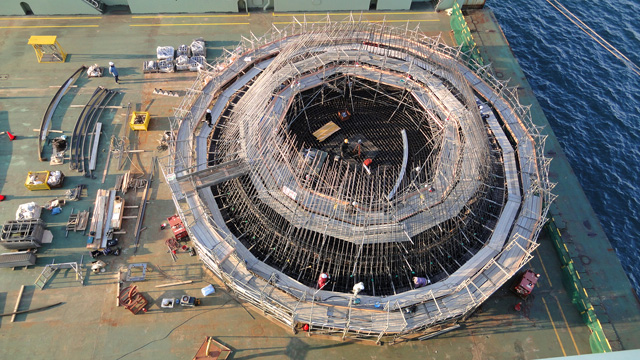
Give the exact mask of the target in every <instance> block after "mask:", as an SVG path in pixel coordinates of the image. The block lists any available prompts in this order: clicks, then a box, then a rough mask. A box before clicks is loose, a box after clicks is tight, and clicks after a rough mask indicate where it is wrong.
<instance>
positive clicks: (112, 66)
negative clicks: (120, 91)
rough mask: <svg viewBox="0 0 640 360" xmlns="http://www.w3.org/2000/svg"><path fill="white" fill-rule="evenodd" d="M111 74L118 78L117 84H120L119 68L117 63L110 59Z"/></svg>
mask: <svg viewBox="0 0 640 360" xmlns="http://www.w3.org/2000/svg"><path fill="white" fill-rule="evenodd" d="M109 74H111V75H113V77H114V78H115V79H116V84H120V81H119V80H118V69H116V65H115V64H114V63H113V61H109Z"/></svg>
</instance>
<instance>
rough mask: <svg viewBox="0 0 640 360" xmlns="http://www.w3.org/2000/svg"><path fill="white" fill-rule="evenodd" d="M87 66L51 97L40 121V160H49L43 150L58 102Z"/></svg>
mask: <svg viewBox="0 0 640 360" xmlns="http://www.w3.org/2000/svg"><path fill="white" fill-rule="evenodd" d="M86 68H87V67H86V66H84V65H82V66H81V67H80V68H79V69H78V70H76V72H74V73H73V75H71V76H70V77H69V79H67V81H65V82H64V84H62V86H60V88H59V89H58V91H57V92H56V95H55V96H54V97H53V99H51V102H50V103H49V106H48V107H47V110H46V111H45V112H44V116H43V117H42V122H41V123H40V133H39V134H38V159H40V161H46V160H47V159H44V158H43V157H42V151H43V150H44V141H45V140H46V138H47V135H48V134H49V126H50V125H51V118H52V117H53V114H54V113H55V111H56V108H57V107H58V104H59V103H60V100H61V99H62V97H63V96H64V94H66V93H67V91H68V90H69V87H71V85H72V84H73V83H74V82H76V80H77V79H78V78H80V76H81V75H82V72H84V70H85V69H86Z"/></svg>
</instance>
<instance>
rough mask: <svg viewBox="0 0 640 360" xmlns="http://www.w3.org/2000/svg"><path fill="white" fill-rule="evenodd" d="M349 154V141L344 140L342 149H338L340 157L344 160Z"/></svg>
mask: <svg viewBox="0 0 640 360" xmlns="http://www.w3.org/2000/svg"><path fill="white" fill-rule="evenodd" d="M348 153H349V139H344V142H343V143H342V147H341V148H340V155H341V156H342V157H343V158H344V157H345V156H347V154H348Z"/></svg>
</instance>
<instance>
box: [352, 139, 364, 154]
mask: <svg viewBox="0 0 640 360" xmlns="http://www.w3.org/2000/svg"><path fill="white" fill-rule="evenodd" d="M353 153H354V154H357V156H358V157H360V156H361V155H362V139H358V143H357V144H356V148H355V149H353Z"/></svg>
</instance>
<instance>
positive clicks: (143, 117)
mask: <svg viewBox="0 0 640 360" xmlns="http://www.w3.org/2000/svg"><path fill="white" fill-rule="evenodd" d="M149 118H150V117H149V113H148V112H144V111H134V112H133V113H132V114H131V120H130V121H129V126H130V127H131V130H143V131H147V127H148V126H149Z"/></svg>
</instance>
